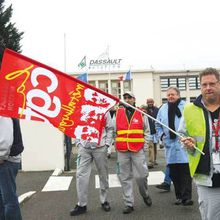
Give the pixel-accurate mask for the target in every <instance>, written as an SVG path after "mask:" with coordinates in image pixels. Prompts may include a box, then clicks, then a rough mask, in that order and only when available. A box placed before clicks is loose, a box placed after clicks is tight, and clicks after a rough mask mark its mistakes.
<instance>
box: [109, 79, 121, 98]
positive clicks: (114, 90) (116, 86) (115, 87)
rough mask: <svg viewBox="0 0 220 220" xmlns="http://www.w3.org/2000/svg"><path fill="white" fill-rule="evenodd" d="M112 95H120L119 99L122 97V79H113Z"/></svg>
mask: <svg viewBox="0 0 220 220" xmlns="http://www.w3.org/2000/svg"><path fill="white" fill-rule="evenodd" d="M111 84H112V88H111V90H112V95H113V96H116V97H118V98H119V99H121V84H120V81H118V80H117V81H112V82H111Z"/></svg>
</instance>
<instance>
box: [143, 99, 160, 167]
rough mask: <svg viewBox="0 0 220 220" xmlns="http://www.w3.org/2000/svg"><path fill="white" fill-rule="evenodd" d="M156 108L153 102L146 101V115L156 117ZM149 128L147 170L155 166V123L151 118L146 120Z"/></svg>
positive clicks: (156, 141)
mask: <svg viewBox="0 0 220 220" xmlns="http://www.w3.org/2000/svg"><path fill="white" fill-rule="evenodd" d="M158 110H159V109H158V108H157V107H156V106H155V105H154V100H153V99H152V98H148V99H147V107H146V113H147V114H148V115H150V116H152V117H153V118H156V117H157V113H158ZM148 122H149V126H150V135H149V142H148V151H149V164H148V168H149V169H151V168H153V167H154V166H155V165H157V161H156V160H157V143H158V139H157V134H156V128H155V121H153V120H152V119H151V118H148Z"/></svg>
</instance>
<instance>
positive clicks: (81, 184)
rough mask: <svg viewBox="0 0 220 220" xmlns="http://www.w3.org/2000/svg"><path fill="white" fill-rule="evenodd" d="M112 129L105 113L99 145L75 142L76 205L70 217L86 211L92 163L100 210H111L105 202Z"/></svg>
mask: <svg viewBox="0 0 220 220" xmlns="http://www.w3.org/2000/svg"><path fill="white" fill-rule="evenodd" d="M113 129H114V128H113V124H112V119H111V116H110V114H109V113H107V114H106V116H105V126H104V127H103V132H102V138H101V143H100V145H97V143H93V142H89V141H85V140H79V139H77V140H76V141H75V144H76V146H77V147H78V156H77V171H76V189H77V196H78V203H77V205H76V206H75V208H74V209H73V210H71V211H70V215H71V216H77V215H80V214H83V213H85V212H86V211H87V203H88V187H89V178H90V174H91V169H92V162H93V161H94V162H95V165H96V168H97V171H98V175H99V180H100V202H101V208H102V209H103V210H104V211H106V212H109V211H110V209H111V207H110V204H109V202H108V201H107V190H108V188H109V183H108V164H107V163H108V159H107V149H108V147H109V146H110V145H111V143H112V138H113V136H112V135H113Z"/></svg>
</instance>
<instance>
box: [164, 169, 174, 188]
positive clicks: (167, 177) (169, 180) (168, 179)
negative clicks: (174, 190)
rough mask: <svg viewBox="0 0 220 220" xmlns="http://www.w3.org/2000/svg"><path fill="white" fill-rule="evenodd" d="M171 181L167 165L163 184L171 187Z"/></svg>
mask: <svg viewBox="0 0 220 220" xmlns="http://www.w3.org/2000/svg"><path fill="white" fill-rule="evenodd" d="M171 181H172V180H171V179H170V168H169V166H168V165H167V166H166V170H165V178H164V182H165V183H167V184H169V185H171Z"/></svg>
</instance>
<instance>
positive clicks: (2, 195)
mask: <svg viewBox="0 0 220 220" xmlns="http://www.w3.org/2000/svg"><path fill="white" fill-rule="evenodd" d="M19 167H20V163H12V162H9V161H5V162H4V163H3V164H0V220H21V219H22V217H21V211H20V207H19V203H18V197H17V194H16V182H15V178H16V176H17V173H18V170H19Z"/></svg>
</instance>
